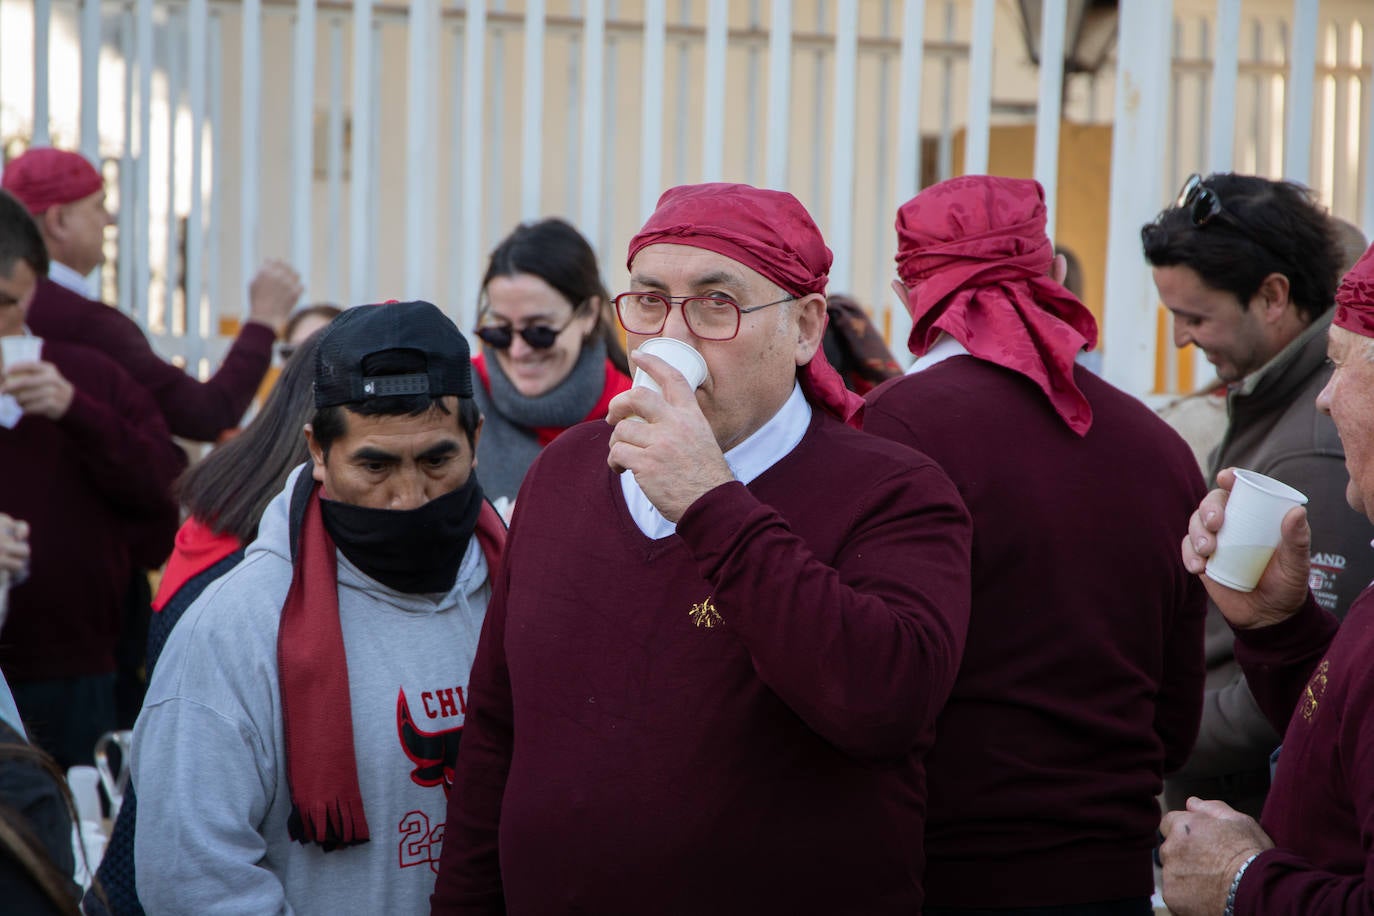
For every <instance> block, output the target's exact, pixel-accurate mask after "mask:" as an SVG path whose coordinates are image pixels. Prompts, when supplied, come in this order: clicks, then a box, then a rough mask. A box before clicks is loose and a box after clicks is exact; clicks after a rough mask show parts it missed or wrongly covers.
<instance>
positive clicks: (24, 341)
mask: <svg viewBox="0 0 1374 916" xmlns="http://www.w3.org/2000/svg"><path fill="white" fill-rule="evenodd" d="M42 354H43V338H41V337H30V336H28V335H18V334H16V335H14V336H12V337H0V361H3V362H4V364H5V365H4V368H5V371H6V372H8V371H9V368H10V366H13V365H14V364H15V363H36V362H38V360H39V359H40V358H42Z"/></svg>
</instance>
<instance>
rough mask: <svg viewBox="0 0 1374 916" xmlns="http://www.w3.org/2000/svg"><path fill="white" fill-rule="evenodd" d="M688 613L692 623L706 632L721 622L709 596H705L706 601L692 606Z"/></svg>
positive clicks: (718, 612)
mask: <svg viewBox="0 0 1374 916" xmlns="http://www.w3.org/2000/svg"><path fill="white" fill-rule="evenodd" d="M688 613H689V614H691V615H692V623H694V624H696V625H697V626H699V627H705V628H706V629H708V630H709V629H711V627H713V626H715V625H716V624H718V623H720V620H721V617H720V611H718V610H716V606H715V605H714V604H712V603H711V596H710V595H707V596H706V600H705V601H703V602H701V604H694V605H692V609H691V610H690V611H688Z"/></svg>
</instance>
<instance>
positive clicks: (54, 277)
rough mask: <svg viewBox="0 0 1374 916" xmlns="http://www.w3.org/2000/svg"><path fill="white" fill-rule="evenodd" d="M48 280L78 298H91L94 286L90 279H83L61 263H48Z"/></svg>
mask: <svg viewBox="0 0 1374 916" xmlns="http://www.w3.org/2000/svg"><path fill="white" fill-rule="evenodd" d="M48 279H49V280H51V281H52V282H54V283H56V284H57V285H58V286H64V287H66V288H67V289H69V290H71V291H72V292H74V293H76V294H77V295H78V296H85V297H86V298H87V299H90V298H93V297H92V293H93V292H94V287H95V284H94V283H92V282H91V278H90V277H83V276H81V274H79V273H77V272H76V271H75V270H72V269H71V268H70V267H68V266H67V265H66V264H63V263H62V262H61V261H49V262H48Z"/></svg>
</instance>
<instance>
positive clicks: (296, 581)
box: [277, 471, 506, 852]
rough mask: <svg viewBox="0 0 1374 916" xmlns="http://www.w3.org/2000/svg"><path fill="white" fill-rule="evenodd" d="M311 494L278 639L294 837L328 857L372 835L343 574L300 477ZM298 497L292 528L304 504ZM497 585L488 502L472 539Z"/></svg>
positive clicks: (499, 526)
mask: <svg viewBox="0 0 1374 916" xmlns="http://www.w3.org/2000/svg"><path fill="white" fill-rule="evenodd" d="M301 480H302V481H304V482H306V483H307V486H308V491H307V493H308V495H306V496H305V497H304V498H305V505H304V507H303V512H302V513H301V515H302V517H301V522H300V529H299V532H300V534H299V541H298V545H297V548H296V550H295V551H294V553H295V562H294V563H293V565H292V574H291V588H290V589H289V590H288V591H287V593H286V603H285V604H283V605H282V609H281V623H280V626H279V629H278V632H277V669H278V680H279V682H280V685H281V705H282V734H283V736H284V739H285V743H286V779H287V785H288V789H289V791H290V793H291V814H290V817H289V818H288V819H287V825H286V827H287V832H288V833H289V834H290V836H291V839H293V840H295V841H296V842H298V843H301V844H303V845H304V844H306V843H318V844H319V845H320V846H322V847H323V848H324V850H325V852H331V851H333V850H335V849H339V848H342V847H345V846H354V845H357V844H359V843H366V842H367V841H368V839H369V837H370V835H371V834H370V832H369V830H368V826H367V816H366V814H365V813H364V812H363V796H362V789H361V788H360V787H359V784H358V762H357V759H356V758H355V756H354V750H353V705H352V703H351V702H350V700H349V695H348V657H347V653H346V652H345V651H344V641H343V625H342V623H341V622H340V621H339V568H338V555H337V554H336V552H335V547H334V539H333V538H331V537H330V536H329V532H328V531H326V530H325V527H324V516H323V513H322V512H321V511H320V487H319V484H317V483H314V482H313V481H311V480H310V477H309V473H308V471H303V472H302V475H301ZM301 489H302V487H301V481H298V483H297V485H296V493H293V496H292V513H291V515H292V521H293V522H294V521H295V517H296V514H297V506H296V502H297V498H298V495H299V494H300V491H301ZM474 536H475V537H476V538H477V540H478V543H479V544H481V547H482V553H483V555H484V556H485V557H486V560H487V578H488V581H491V580H493V579H495V578H496V571H497V566H498V565H499V563H500V559H501V554H502V551H503V550H504V548H505V542H506V527H505V525H504V524H503V523H502V522H501V518H500V516H499V515H497V513H496V510H494V509H493V508H492V507H491V504H490V503H487V502H483V503H482V508H481V511H480V512H479V513H478V516H477V529H476V531H475V532H474Z"/></svg>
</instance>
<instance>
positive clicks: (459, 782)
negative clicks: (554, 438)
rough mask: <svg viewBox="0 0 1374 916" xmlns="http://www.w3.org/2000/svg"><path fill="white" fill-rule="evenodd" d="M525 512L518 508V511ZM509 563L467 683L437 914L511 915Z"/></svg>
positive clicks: (435, 898) (495, 588)
mask: <svg viewBox="0 0 1374 916" xmlns="http://www.w3.org/2000/svg"><path fill="white" fill-rule="evenodd" d="M519 512H520V509H519V506H518V504H517V509H516V514H517V515H518V514H519ZM512 521H513V520H512ZM513 538H514V529H512V532H511V534H508V536H507V541H506V549H507V551H509V550H510V549H511V548H512V547H514V546H515V544H514V543H513ZM508 566H509V564H506V563H503V564H502V568H501V570H500V572H499V574H498V577H497V579H496V580H495V581H494V582H493V583H492V595H491V601H490V602H488V604H487V616H486V619H485V620H484V621H483V623H482V634H481V636H480V637H479V639H478V642H477V655H476V658H475V659H474V660H473V663H472V674H471V675H470V676H469V679H468V712H467V716H466V718H465V719H464V722H463V736H462V742H461V744H460V746H459V752H458V761H457V763H456V765H455V772H454V779H453V784H454V789H453V791H452V792H450V794H449V799H448V817H447V822H446V825H445V827H444V848H443V851H442V853H441V854H440V859H439V874H438V877H437V879H436V880H435V884H434V894H433V895H432V896H431V897H430V912H431V913H433V914H435V916H438V914H447V916H478V914H490V916H499V914H503V913H505V912H506V903H505V896H504V895H503V893H502V891H501V863H500V861H499V857H498V853H497V831H498V827H499V825H500V822H501V797H502V796H503V795H504V794H505V788H506V777H507V775H508V774H509V773H510V762H511V753H512V750H513V748H514V744H515V729H514V714H513V711H512V708H511V689H510V673H509V671H508V670H507V669H506V652H505V642H506V597H507V595H508V594H509V592H510V574H509V572H508V571H507V570H508Z"/></svg>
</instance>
